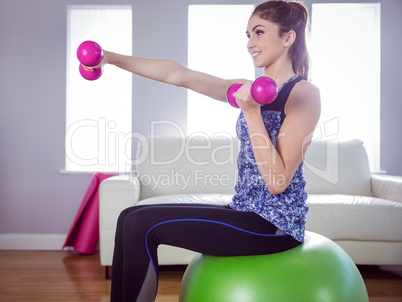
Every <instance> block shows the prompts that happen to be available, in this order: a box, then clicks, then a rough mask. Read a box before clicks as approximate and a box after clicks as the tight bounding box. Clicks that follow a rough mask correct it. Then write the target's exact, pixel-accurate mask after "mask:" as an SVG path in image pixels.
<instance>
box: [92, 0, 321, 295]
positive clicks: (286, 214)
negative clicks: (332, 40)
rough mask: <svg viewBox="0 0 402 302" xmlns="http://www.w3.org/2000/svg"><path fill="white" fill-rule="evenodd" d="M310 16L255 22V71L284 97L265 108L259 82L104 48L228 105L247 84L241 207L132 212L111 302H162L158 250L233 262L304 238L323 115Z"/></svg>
mask: <svg viewBox="0 0 402 302" xmlns="http://www.w3.org/2000/svg"><path fill="white" fill-rule="evenodd" d="M307 19H308V13H307V10H306V8H305V7H304V6H303V5H302V4H300V3H296V2H290V3H287V2H284V1H269V2H266V3H263V4H261V5H259V6H258V7H257V8H256V9H255V11H254V12H253V14H252V16H251V18H250V19H249V22H248V25H247V36H248V38H249V41H248V43H247V48H248V51H249V53H250V55H251V57H252V59H253V61H254V65H255V66H256V67H259V68H264V75H265V76H267V77H270V78H273V79H274V80H275V81H276V82H277V84H278V87H280V92H279V94H278V97H277V99H276V100H275V101H274V102H273V103H271V104H269V105H263V106H261V105H259V104H258V103H256V102H255V101H253V99H252V97H251V95H250V87H251V84H252V82H251V81H247V80H224V79H220V78H216V77H213V76H210V75H207V74H204V73H201V72H197V71H193V70H190V69H188V68H186V67H184V66H182V65H180V64H178V63H176V62H173V61H169V60H154V59H143V58H137V57H129V56H123V55H118V54H115V53H112V52H107V51H105V52H104V59H103V61H102V63H101V65H104V64H113V65H116V66H118V67H120V68H122V69H125V70H127V71H130V72H132V73H135V74H138V75H141V76H144V77H147V78H150V79H153V80H157V81H161V82H165V83H169V84H172V85H176V86H180V87H185V88H188V89H191V90H194V91H196V92H199V93H202V94H205V95H207V96H209V97H211V98H214V99H216V100H219V101H224V102H225V101H226V92H227V90H228V88H229V87H230V86H231V85H232V84H234V83H237V82H240V83H243V86H242V87H241V88H240V89H239V90H238V91H237V93H236V95H235V97H236V101H237V104H238V105H239V106H240V108H241V113H240V116H239V119H238V122H237V135H238V137H239V139H240V141H241V147H240V153H239V159H238V168H239V179H238V182H237V184H236V187H235V189H236V194H235V195H234V197H233V199H232V202H231V203H230V204H229V205H227V206H214V205H171V204H170V205H155V206H137V207H132V208H128V209H126V210H124V211H123V212H122V213H121V215H120V217H119V220H118V223H117V230H116V238H115V251H114V257H113V271H112V290H111V298H112V300H111V301H113V302H116V301H154V299H155V296H156V292H157V283H158V260H157V247H158V245H159V244H169V245H173V246H178V247H182V248H186V249H191V250H194V251H197V252H201V253H205V254H211V255H221V256H233V255H258V254H269V253H276V252H280V251H284V250H287V249H290V248H293V247H295V246H297V245H299V244H300V243H302V242H303V240H304V225H305V221H306V219H305V216H306V213H307V210H308V207H307V205H306V198H307V196H306V193H305V191H304V186H305V182H304V180H303V172H302V161H303V157H304V154H305V152H306V149H307V146H308V144H309V141H310V140H311V137H312V133H313V131H314V129H315V127H316V124H317V122H318V119H319V115H320V96H319V91H318V89H317V88H316V87H314V86H313V85H312V84H311V83H309V82H308V81H307V80H306V78H307V75H308V70H309V58H308V53H307V49H306V41H305V30H306V24H307ZM98 67H99V66H98Z"/></svg>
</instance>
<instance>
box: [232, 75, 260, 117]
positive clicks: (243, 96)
mask: <svg viewBox="0 0 402 302" xmlns="http://www.w3.org/2000/svg"><path fill="white" fill-rule="evenodd" d="M252 85H253V82H251V81H246V82H244V83H243V85H242V86H241V87H240V88H239V90H237V92H236V93H235V95H234V96H235V98H236V102H237V105H239V107H240V109H241V110H242V111H243V114H247V113H255V112H260V107H261V105H260V104H259V103H257V102H256V101H255V100H254V99H253V97H252V96H251V93H250V91H251V86H252Z"/></svg>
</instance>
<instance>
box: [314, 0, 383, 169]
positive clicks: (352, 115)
mask: <svg viewBox="0 0 402 302" xmlns="http://www.w3.org/2000/svg"><path fill="white" fill-rule="evenodd" d="M380 47H381V42H380V4H379V3H361V4H351V3H348V4H345V3H337V4H332V3H331V4H313V11H312V45H311V53H310V54H311V60H312V81H313V82H314V84H315V85H317V86H318V87H319V88H320V91H321V99H322V113H321V120H320V122H319V124H320V125H321V126H322V127H320V129H317V130H318V131H316V136H317V138H320V137H321V138H322V137H323V136H325V137H326V139H330V138H331V137H334V138H336V139H349V138H357V139H360V140H361V141H363V143H364V145H365V147H366V150H367V153H368V157H369V162H370V168H371V170H372V171H378V170H379V169H380V164H379V160H380V154H379V153H380V60H381V58H380Z"/></svg>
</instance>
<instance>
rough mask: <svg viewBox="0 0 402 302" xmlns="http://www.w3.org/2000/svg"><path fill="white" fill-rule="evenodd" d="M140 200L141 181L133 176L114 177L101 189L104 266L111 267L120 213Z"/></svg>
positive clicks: (100, 221) (100, 218)
mask: <svg viewBox="0 0 402 302" xmlns="http://www.w3.org/2000/svg"><path fill="white" fill-rule="evenodd" d="M139 198H140V182H139V179H138V178H136V177H132V176H113V177H110V178H108V179H106V180H104V181H103V182H102V183H101V185H100V187H99V248H100V256H101V264H102V265H105V266H106V265H111V264H112V257H113V250H114V245H113V244H111V243H114V235H115V232H116V224H117V219H118V218H119V215H120V213H121V212H122V211H123V210H124V209H126V208H128V207H131V206H133V205H135V204H136V203H137V202H138V200H139Z"/></svg>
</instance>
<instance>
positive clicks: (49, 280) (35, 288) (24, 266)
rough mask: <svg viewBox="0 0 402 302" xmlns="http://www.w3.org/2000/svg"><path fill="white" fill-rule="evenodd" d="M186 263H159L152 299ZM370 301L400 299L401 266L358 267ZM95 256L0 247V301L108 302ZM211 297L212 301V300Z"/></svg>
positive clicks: (169, 290)
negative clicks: (163, 264)
mask: <svg viewBox="0 0 402 302" xmlns="http://www.w3.org/2000/svg"><path fill="white" fill-rule="evenodd" d="M184 269H185V267H167V268H166V267H161V274H160V283H159V292H158V296H157V299H156V301H157V302H173V301H178V294H179V289H180V280H181V278H182V276H183V272H184ZM359 269H360V270H361V272H362V275H363V278H364V281H365V283H366V286H367V291H368V293H369V296H370V302H396V301H399V302H402V266H392V267H376V266H363V267H359ZM109 293H110V281H108V280H105V278H104V268H103V267H101V266H100V264H99V255H98V254H97V255H93V256H83V255H79V254H77V253H76V252H73V251H0V301H7V302H11V301H12V302H20V301H29V302H36V301H38V302H39V301H40V302H45V301H68V302H72V301H96V302H107V301H109ZM211 302H213V301H211Z"/></svg>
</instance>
